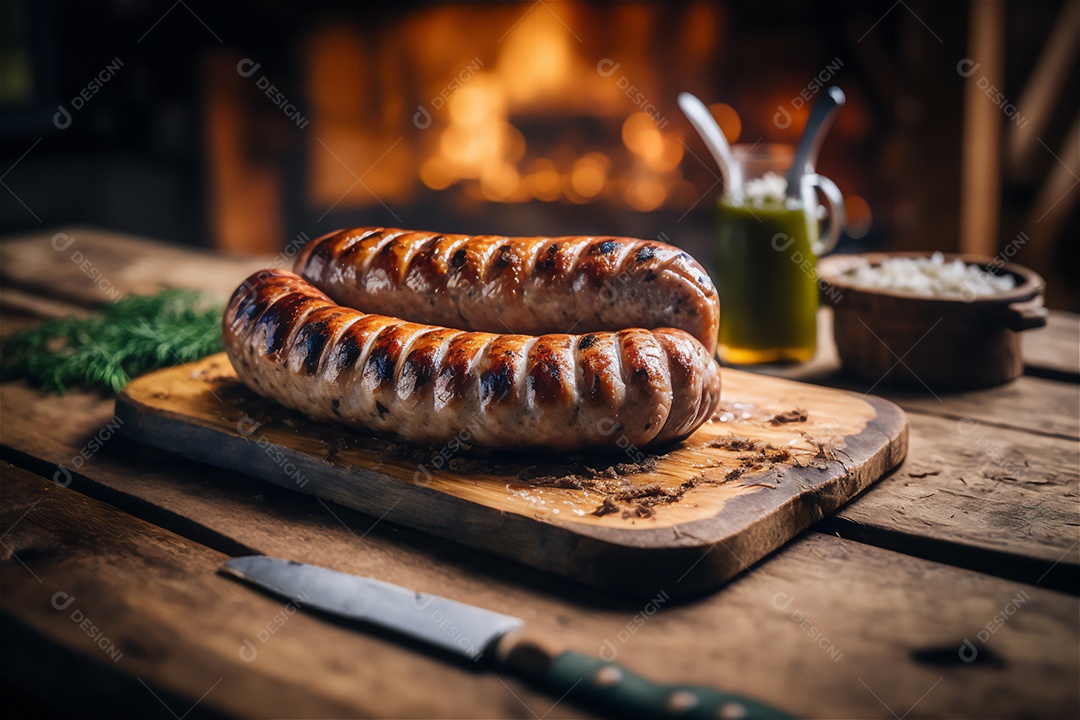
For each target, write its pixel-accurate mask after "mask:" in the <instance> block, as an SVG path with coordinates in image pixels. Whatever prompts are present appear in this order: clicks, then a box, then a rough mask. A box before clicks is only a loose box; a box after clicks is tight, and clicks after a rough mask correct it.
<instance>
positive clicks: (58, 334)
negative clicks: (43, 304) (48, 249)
mask: <svg viewBox="0 0 1080 720" xmlns="http://www.w3.org/2000/svg"><path fill="white" fill-rule="evenodd" d="M222 309H223V308H222V306H220V305H215V304H212V303H208V302H207V300H206V298H205V297H204V296H202V295H201V294H199V293H197V292H193V291H190V290H165V291H163V292H160V293H158V294H156V295H149V296H132V297H127V298H124V299H123V300H120V301H118V302H116V303H113V304H112V305H109V306H107V307H105V308H102V309H101V310H97V311H95V312H93V313H91V314H90V315H89V316H87V317H63V318H57V319H54V320H48V321H46V322H45V323H43V324H42V325H40V326H38V327H36V328H30V329H26V330H19V331H17V332H15V333H12V335H11V336H10V337H8V338H6V339H5V340H4V341H3V344H2V346H0V379H3V380H8V379H12V378H16V377H25V378H27V380H29V381H30V382H31V383H32V384H35V385H39V386H41V387H42V388H43V389H45V390H47V391H50V392H56V393H61V394H63V393H64V392H65V391H66V390H67V389H68V388H69V387H71V386H75V385H78V386H83V387H88V388H93V389H97V390H99V391H101V392H102V393H106V394H115V393H118V392H120V390H122V389H123V388H124V386H125V385H127V384H128V382H130V381H131V378H133V377H135V376H137V375H141V374H142V373H145V372H147V371H150V370H154V369H156V368H160V367H167V366H171V365H178V364H180V363H185V362H191V361H193V360H198V359H200V358H203V357H206V356H207V355H212V354H213V353H216V352H220V351H221V350H222V349H223V346H222V342H221V313H222Z"/></svg>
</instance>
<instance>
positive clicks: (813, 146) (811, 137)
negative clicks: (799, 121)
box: [787, 86, 847, 198]
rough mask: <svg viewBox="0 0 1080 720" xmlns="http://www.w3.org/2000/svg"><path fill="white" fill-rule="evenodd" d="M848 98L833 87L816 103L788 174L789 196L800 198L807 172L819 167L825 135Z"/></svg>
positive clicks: (841, 91)
mask: <svg viewBox="0 0 1080 720" xmlns="http://www.w3.org/2000/svg"><path fill="white" fill-rule="evenodd" d="M846 100H847V98H846V97H845V96H844V91H843V90H841V89H840V88H838V87H836V86H833V87H830V88H828V89H827V90H826V91H825V92H823V93H822V94H821V95H820V96H819V97H818V100H817V102H816V103H814V107H813V109H811V110H810V117H809V119H807V121H806V127H805V128H803V136H802V139H801V140H800V141H799V147H798V149H797V150H796V151H795V160H794V161H793V162H792V163H791V168H790V169H789V170H788V172H787V196H788V197H789V198H797V197H799V193H800V191H801V189H802V178H803V175H805V174H806V173H807V172H813V171H814V167H815V166H816V165H817V156H818V152H819V151H820V150H821V143H822V142H823V141H824V140H825V133H827V132H828V131H829V126H830V125H832V121H833V118H835V117H836V111H837V110H839V109H840V108H841V107H843V106H844V102H846Z"/></svg>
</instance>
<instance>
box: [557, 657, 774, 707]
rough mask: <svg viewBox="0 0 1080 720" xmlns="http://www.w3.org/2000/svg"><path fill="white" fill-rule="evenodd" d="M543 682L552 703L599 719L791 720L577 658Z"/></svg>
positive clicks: (744, 702)
mask: <svg viewBox="0 0 1080 720" xmlns="http://www.w3.org/2000/svg"><path fill="white" fill-rule="evenodd" d="M544 682H545V684H546V685H547V687H548V689H549V690H550V691H551V692H552V693H553V694H554V695H555V697H564V696H565V697H567V698H569V699H571V700H572V701H574V702H575V703H579V704H582V705H589V706H591V707H593V708H595V709H597V710H599V711H600V712H602V713H605V714H609V715H616V716H620V717H640V718H712V719H713V720H716V719H718V718H723V719H725V720H728V719H729V720H739V719H741V718H747V720H750V719H754V718H791V717H792V716H791V715H788V714H787V713H784V712H781V711H779V710H776V709H775V708H771V707H769V706H768V705H763V704H761V703H759V702H755V701H753V700H748V699H747V698H743V697H739V696H738V695H729V694H727V693H722V692H719V691H717V690H714V689H712V688H708V687H702V686H699V685H660V684H657V683H654V682H650V681H648V680H646V679H645V678H643V677H639V676H638V675H634V674H633V673H631V672H630V671H628V670H626V669H625V668H623V667H620V666H619V665H617V664H615V663H612V662H607V661H606V660H600V659H599V658H595V657H590V656H588V655H583V654H582V653H577V652H564V653H562V654H560V655H557V656H556V657H554V658H553V659H552V660H551V664H550V665H549V666H548V669H547V674H546V676H545V678H544Z"/></svg>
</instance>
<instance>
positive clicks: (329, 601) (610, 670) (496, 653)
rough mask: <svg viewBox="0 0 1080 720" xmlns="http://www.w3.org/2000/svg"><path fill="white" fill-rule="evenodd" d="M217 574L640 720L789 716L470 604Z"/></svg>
mask: <svg viewBox="0 0 1080 720" xmlns="http://www.w3.org/2000/svg"><path fill="white" fill-rule="evenodd" d="M222 571H223V572H224V573H226V574H228V575H232V576H234V577H237V578H240V579H241V580H244V581H246V582H249V583H251V584H253V585H255V586H257V587H259V588H262V589H264V590H267V591H269V592H271V593H274V594H276V595H280V596H282V597H285V598H288V599H289V600H291V601H292V602H293V603H295V604H296V605H298V606H300V607H301V608H305V609H308V610H315V611H318V612H322V613H326V614H328V615H332V616H335V617H340V618H344V619H347V620H351V621H358V622H362V623H367V624H369V625H373V626H376V627H379V628H382V629H384V630H389V631H391V632H394V633H397V634H399V635H403V636H405V637H408V638H410V639H412V640H416V641H419V642H421V643H424V644H426V645H430V646H433V647H435V648H437V649H439V650H441V651H443V652H446V653H450V654H451V655H453V656H456V657H458V658H464V659H466V660H471V661H474V662H485V663H488V664H490V665H493V666H494V667H495V668H497V669H501V670H506V671H510V672H512V673H514V674H516V675H518V676H520V677H523V678H524V679H525V680H528V681H530V682H532V683H533V684H536V685H539V686H541V687H542V688H544V689H545V690H547V691H548V692H550V693H551V694H552V695H554V696H555V697H558V698H563V697H566V698H569V699H570V700H571V701H573V702H575V703H578V704H581V705H587V706H591V707H592V708H594V709H596V710H598V711H600V712H602V713H605V714H608V715H617V716H622V717H642V718H732V719H734V718H748V719H749V718H790V717H791V716H790V715H787V714H786V713H782V712H780V711H779V710H776V709H774V708H771V707H769V706H767V705H763V704H761V703H759V702H756V701H753V700H750V699H747V698H744V697H739V696H737V695H731V694H728V693H722V692H719V691H717V690H714V689H712V688H708V687H702V686H697V685H681V684H680V685H660V684H658V683H654V682H650V681H649V680H646V679H645V678H642V677H639V676H637V675H634V674H633V673H631V672H630V671H629V670H626V669H625V668H623V667H621V666H619V665H617V664H615V663H613V662H609V661H606V660H601V659H599V658H594V657H590V656H589V655H585V654H582V653H579V652H574V651H572V650H559V649H555V648H553V647H552V646H551V644H550V643H549V642H548V641H547V640H546V639H545V638H542V637H537V636H534V635H533V634H531V633H529V632H528V631H527V630H526V629H525V623H524V621H522V620H521V619H519V618H516V617H512V616H510V615H501V614H499V613H496V612H492V611H490V610H485V609H483V608H478V607H475V606H473V605H467V604H465V603H461V602H457V601H454V600H449V599H447V598H443V597H439V596H437V595H428V594H426V593H418V592H414V591H412V590H409V589H407V588H403V587H399V586H397V585H391V584H390V583H385V582H382V581H379V580H372V579H370V578H365V577H360V576H357V575H349V574H347V573H342V572H336V571H334V570H330V569H328V568H323V567H318V566H316V565H304V564H301V563H296V562H292V561H290V560H282V559H280V558H271V557H264V556H261V555H252V556H248V557H239V558H234V559H232V560H230V561H229V562H227V563H225V565H224V566H223V568H222Z"/></svg>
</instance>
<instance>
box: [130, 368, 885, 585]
mask: <svg viewBox="0 0 1080 720" xmlns="http://www.w3.org/2000/svg"><path fill="white" fill-rule="evenodd" d="M116 404H117V415H118V416H119V417H120V419H121V420H122V421H123V424H122V426H121V427H122V431H123V432H124V433H125V434H127V435H129V436H131V437H133V438H134V439H136V440H138V441H140V442H143V443H146V444H149V445H153V446H156V447H159V448H163V449H165V450H169V451H171V452H175V453H178V454H180V455H183V456H185V457H189V458H193V459H195V460H198V461H201V462H205V463H210V464H213V465H217V466H219V467H223V468H227V469H230V470H237V471H241V472H244V473H248V474H251V475H255V476H257V477H260V478H263V479H265V480H268V481H270V482H273V483H276V484H278V485H282V486H284V487H287V488H291V489H293V490H297V491H299V492H305V493H312V494H315V495H317V496H319V497H321V498H324V499H326V500H330V501H333V502H336V503H340V504H341V505H345V506H347V507H350V508H354V509H356V510H359V511H361V512H364V513H367V514H370V515H374V516H376V517H384V518H385V519H386V520H390V521H393V522H395V523H399V524H401V525H405V526H408V527H411V528H415V529H417V530H422V531H424V532H428V533H431V534H433V535H437V536H439V537H443V538H447V539H449V540H454V541H456V542H460V543H464V544H466V545H470V546H473V547H476V548H479V549H481V550H485V551H488V552H491V553H495V554H497V555H502V556H505V557H509V558H513V559H514V560H517V561H520V562H522V563H525V564H526V565H530V566H532V567H535V568H538V569H541V570H545V571H548V572H553V573H557V574H559V575H564V576H566V577H570V578H573V579H575V580H578V581H580V582H582V583H585V584H587V585H590V586H593V587H596V588H601V589H604V590H608V591H612V592H617V593H623V594H633V595H641V596H649V597H652V596H655V595H657V594H658V593H660V592H664V593H666V594H667V596H669V597H677V596H681V595H687V594H692V593H699V592H702V591H705V590H708V589H711V588H715V587H716V586H718V585H720V584H721V583H723V582H724V581H726V580H728V579H729V578H731V577H733V576H734V575H736V574H737V573H739V572H740V571H741V570H743V569H745V568H746V567H748V566H750V565H751V564H753V563H754V562H756V561H757V560H760V559H761V558H762V557H764V556H765V555H767V554H768V553H770V552H772V551H773V550H775V549H776V548H778V547H780V546H781V545H783V544H784V543H785V542H787V541H788V540H790V539H791V538H792V537H794V536H795V535H797V534H798V533H799V532H801V531H802V530H804V529H805V528H806V527H808V526H809V525H810V524H811V523H813V522H815V521H816V520H818V519H820V518H821V517H822V516H824V515H825V514H827V513H830V512H832V511H833V510H835V509H836V508H838V507H839V506H840V505H842V504H843V503H845V502H847V501H848V500H850V499H851V498H852V497H854V496H855V495H857V494H858V493H859V492H861V491H862V490H864V489H865V488H866V487H867V486H869V485H870V484H871V483H873V482H874V481H875V480H877V479H878V478H880V477H881V476H882V475H883V474H885V473H886V472H888V471H889V470H890V469H892V468H893V467H895V466H896V465H897V464H899V463H900V461H901V460H902V459H903V458H904V455H905V453H906V451H907V421H906V419H905V417H904V413H903V411H901V410H900V409H899V408H898V407H896V406H895V405H893V404H892V403H890V402H888V401H885V400H882V399H881V398H878V397H874V396H864V397H860V396H858V395H855V394H852V393H848V392H845V391H841V390H834V389H831V388H823V387H818V386H813V385H806V384H803V383H796V382H792V381H788V380H780V379H776V378H770V377H766V376H762V375H755V374H752V373H747V372H741V371H738V370H730V369H725V370H724V371H723V373H722V403H721V410H720V412H719V413H718V415H717V417H716V418H715V419H714V420H713V421H712V422H709V423H706V424H705V425H704V426H703V427H702V428H700V429H699V430H698V431H697V432H696V433H695V434H694V435H693V436H692V437H690V438H689V439H688V440H686V441H685V442H684V443H682V444H681V445H678V446H675V447H673V448H669V449H668V450H667V452H664V453H662V454H651V453H645V452H642V451H640V450H638V449H637V448H634V447H632V446H631V447H628V448H625V450H624V451H622V452H619V453H615V454H610V455H604V456H584V455H583V456H568V455H565V454H563V453H550V454H538V455H528V456H524V455H521V454H507V453H492V452H485V451H482V450H476V449H470V448H468V447H466V445H465V444H463V443H451V444H449V445H447V446H444V447H417V446H413V445H409V444H406V443H396V442H394V441H391V440H387V439H380V438H375V437H370V436H368V435H365V434H363V433H360V432H356V431H352V430H348V429H345V428H339V427H335V426H331V425H324V424H321V423H316V422H312V421H310V420H308V419H306V418H305V417H303V416H302V415H300V414H298V413H295V412H292V411H290V410H287V409H285V408H282V407H280V406H278V405H276V404H275V403H273V402H271V401H268V400H265V399H263V398H260V397H259V396H257V395H256V394H254V393H253V392H251V391H250V390H248V389H247V388H246V387H245V386H243V385H242V384H241V383H240V382H239V381H238V380H237V379H236V375H235V373H234V372H233V370H232V367H231V366H230V364H229V361H228V358H227V357H226V356H225V355H224V354H220V355H214V356H212V357H209V358H206V359H205V360H202V361H200V362H198V363H194V364H190V365H186V366H179V367H175V368H170V369H166V370H160V371H157V372H154V373H150V374H148V375H145V376H143V377H140V378H138V379H136V380H135V381H133V382H132V383H131V384H130V385H129V386H128V387H127V388H126V389H125V390H124V392H123V393H122V394H121V395H120V396H119V398H118V399H117V403H116ZM461 439H462V440H463V441H465V443H467V437H462V438H461Z"/></svg>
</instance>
